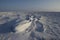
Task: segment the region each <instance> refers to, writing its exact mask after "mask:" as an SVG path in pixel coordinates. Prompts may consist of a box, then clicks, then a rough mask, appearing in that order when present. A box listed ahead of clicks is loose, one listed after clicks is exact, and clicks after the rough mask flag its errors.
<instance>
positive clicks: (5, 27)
mask: <svg viewBox="0 0 60 40" xmlns="http://www.w3.org/2000/svg"><path fill="white" fill-rule="evenodd" d="M16 20H17V19H13V20H12V21H10V22H6V23H4V24H2V25H0V33H9V32H15V30H14V29H15V27H16V26H17V25H18V23H19V22H20V21H19V22H16Z"/></svg>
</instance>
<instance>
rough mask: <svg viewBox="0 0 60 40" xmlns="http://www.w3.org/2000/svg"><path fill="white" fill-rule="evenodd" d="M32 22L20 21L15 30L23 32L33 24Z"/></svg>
mask: <svg viewBox="0 0 60 40" xmlns="http://www.w3.org/2000/svg"><path fill="white" fill-rule="evenodd" d="M31 23H32V22H29V21H27V20H25V21H23V22H22V23H20V24H19V25H18V26H17V27H16V28H15V30H16V31H17V32H16V33H19V32H23V31H25V30H26V29H27V28H28V27H29V26H30V25H31Z"/></svg>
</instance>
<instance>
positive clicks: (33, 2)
mask: <svg viewBox="0 0 60 40" xmlns="http://www.w3.org/2000/svg"><path fill="white" fill-rule="evenodd" d="M0 10H35V11H36V10H37V11H60V0H0Z"/></svg>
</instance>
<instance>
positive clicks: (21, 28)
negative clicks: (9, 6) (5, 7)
mask: <svg viewBox="0 0 60 40" xmlns="http://www.w3.org/2000/svg"><path fill="white" fill-rule="evenodd" d="M30 13H31V14H30ZM30 13H29V12H28V13H25V12H0V40H60V13H59V12H36V13H34V12H33V13H32V12H30ZM26 15H30V17H31V16H35V17H33V18H34V20H32V18H30V19H29V18H28V19H29V20H26V19H25V18H26ZM35 18H38V19H39V20H38V19H35ZM37 20H38V21H37Z"/></svg>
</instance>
